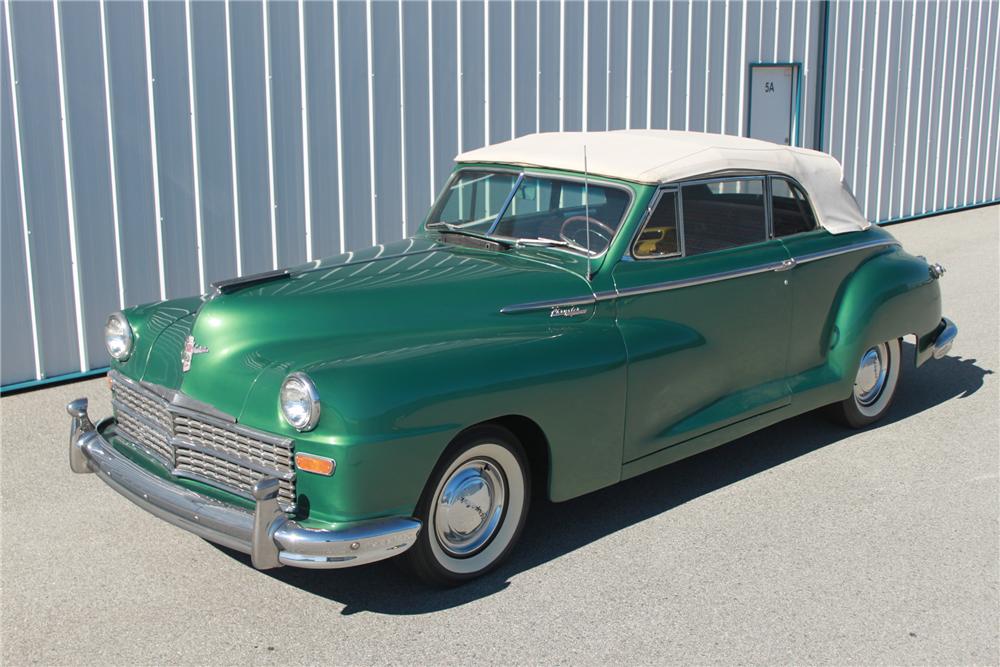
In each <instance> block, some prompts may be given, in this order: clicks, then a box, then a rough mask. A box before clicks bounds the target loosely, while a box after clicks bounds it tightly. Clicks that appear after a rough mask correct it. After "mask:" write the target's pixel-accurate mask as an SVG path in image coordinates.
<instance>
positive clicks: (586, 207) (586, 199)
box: [583, 144, 591, 281]
mask: <svg viewBox="0 0 1000 667" xmlns="http://www.w3.org/2000/svg"><path fill="white" fill-rule="evenodd" d="M583 213H584V216H585V217H586V218H587V280H588V281H589V280H590V278H591V275H590V173H589V172H588V171H587V144H584V145H583Z"/></svg>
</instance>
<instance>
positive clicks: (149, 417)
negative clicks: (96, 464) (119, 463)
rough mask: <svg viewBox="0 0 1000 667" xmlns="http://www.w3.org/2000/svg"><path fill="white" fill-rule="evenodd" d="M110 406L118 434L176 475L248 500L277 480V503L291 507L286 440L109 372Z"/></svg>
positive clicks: (289, 444) (291, 483)
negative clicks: (255, 489)
mask: <svg viewBox="0 0 1000 667" xmlns="http://www.w3.org/2000/svg"><path fill="white" fill-rule="evenodd" d="M111 377H112V384H111V387H112V405H113V407H114V411H115V418H116V420H117V422H118V429H119V431H120V432H121V433H122V435H123V436H124V437H125V438H126V439H128V440H130V441H132V442H134V443H136V444H138V445H140V446H141V447H143V448H144V449H145V450H146V451H148V452H149V453H150V454H151V455H153V456H154V457H155V458H157V459H159V460H160V461H161V462H162V463H163V464H164V465H166V466H167V467H168V468H170V469H171V470H172V471H173V474H174V475H175V476H177V477H186V478H189V479H195V480H198V481H201V482H204V483H206V484H209V485H212V486H217V487H219V488H222V489H225V490H227V491H231V492H233V493H236V494H238V495H241V496H244V497H246V498H251V497H252V496H251V489H252V488H253V485H254V484H255V483H257V482H258V481H260V480H261V479H263V478H265V477H276V478H277V479H278V481H279V491H278V502H279V503H280V504H281V505H282V506H283V507H284V508H285V509H286V510H288V509H291V508H292V507H293V506H294V504H295V470H294V467H293V461H292V458H293V453H292V441H291V440H289V439H287V438H279V437H276V436H273V435H270V434H267V433H261V432H259V431H255V430H252V429H249V428H246V427H245V426H242V425H240V424H235V423H229V422H227V421H224V420H222V419H219V418H218V417H216V416H212V415H208V414H200V413H199V412H197V411H195V410H192V409H191V408H190V405H191V403H192V401H191V400H190V399H185V400H184V401H183V403H184V404H185V405H184V406H183V407H182V406H181V405H177V404H176V403H179V402H180V401H176V400H175V401H171V400H168V397H170V396H176V395H177V394H175V393H174V392H171V391H170V390H166V389H161V391H162V392H163V393H164V394H165V395H164V396H161V395H159V394H157V393H155V392H154V391H153V389H150V388H149V387H148V386H144V385H140V384H138V383H136V382H134V381H132V380H128V379H126V378H124V377H122V376H121V375H119V374H117V373H113V374H112V376H111Z"/></svg>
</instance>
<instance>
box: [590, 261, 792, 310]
mask: <svg viewBox="0 0 1000 667" xmlns="http://www.w3.org/2000/svg"><path fill="white" fill-rule="evenodd" d="M783 266H784V262H768V263H767V264H758V265H756V266H751V267H748V268H745V269H733V270H732V271H721V272H719V273H710V274H707V275H704V276H695V277H693V278H682V279H680V280H669V281H667V282H662V283H654V284H652V285H642V286H639V287H626V288H625V289H621V290H615V291H612V290H609V291H607V292H598V293H597V298H598V300H601V301H603V300H607V299H613V298H615V297H627V296H639V295H642V294H652V293H655V292H668V291H670V290H675V289H683V288H685V287H695V286H697V285H705V284H708V283H717V282H721V281H723V280H731V279H733V278H743V277H745V276H752V275H756V274H758V273H767V272H768V271H777V270H779V269H781V268H782V267H783Z"/></svg>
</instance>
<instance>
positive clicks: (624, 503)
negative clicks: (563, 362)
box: [217, 344, 993, 615]
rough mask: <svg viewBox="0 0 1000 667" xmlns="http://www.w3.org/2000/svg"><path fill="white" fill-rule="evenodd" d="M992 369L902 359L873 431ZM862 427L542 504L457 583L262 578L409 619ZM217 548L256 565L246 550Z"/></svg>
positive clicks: (319, 573) (737, 451) (973, 387)
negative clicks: (480, 573) (484, 568)
mask: <svg viewBox="0 0 1000 667" xmlns="http://www.w3.org/2000/svg"><path fill="white" fill-rule="evenodd" d="M912 348H913V346H912V345H909V344H904V359H907V360H912V359H913V349H912ZM991 374H993V371H992V370H988V369H984V368H981V367H980V366H978V365H976V360H975V359H961V358H958V357H950V356H949V357H945V358H943V359H939V360H933V361H930V362H928V363H927V364H925V365H924V366H923V367H921V368H919V369H917V368H914V367H913V365H912V363H907V364H904V368H903V369H902V371H901V384H900V387H899V390H898V392H897V395H896V398H895V401H894V404H893V406H892V408H891V410H890V413H889V415H887V417H886V419H885V420H883V421H882V422H880V423H879V424H877V425H875V426H873V427H872V428H873V429H875V428H880V427H882V426H885V425H887V424H891V423H894V422H896V421H899V420H901V419H907V418H909V417H912V416H913V415H916V414H919V413H920V412H923V411H924V410H928V409H930V408H933V407H935V406H937V405H939V404H941V403H944V402H945V401H948V400H952V399H961V398H966V397H968V396H970V395H972V394H974V393H976V391H978V390H979V389H980V388H981V387H982V386H983V383H984V380H985V377H986V376H987V375H991ZM855 433H856V431H853V430H850V429H847V428H846V427H843V426H839V425H837V424H835V423H833V422H831V421H829V420H828V419H825V418H823V415H822V414H817V413H816V412H813V413H807V414H804V415H800V416H798V417H794V418H792V419H789V420H787V421H785V422H781V423H779V424H776V425H774V426H771V427H769V428H766V429H764V430H762V431H758V432H756V433H753V434H751V435H748V436H745V437H743V438H740V439H738V440H735V441H733V442H731V443H728V444H726V445H723V446H721V447H717V448H715V449H712V450H709V451H707V452H704V453H702V454H698V455H696V456H693V457H691V458H688V459H685V460H682V461H679V462H677V463H674V464H672V465H669V466H666V467H664V468H660V469H658V470H654V471H651V472H649V473H646V474H644V475H641V476H639V477H636V478H633V479H630V480H627V481H625V482H622V483H620V484H617V485H615V486H612V487H608V488H606V489H602V490H600V491H595V492H593V493H590V494H587V495H585V496H582V497H580V498H575V499H573V500H570V501H567V502H563V503H551V502H548V501H545V500H541V501H536V502H534V504H533V505H532V509H531V513H530V515H529V517H528V522H527V525H526V526H525V530H524V534H523V535H522V538H521V542H520V544H519V545H518V546H517V548H516V549H515V550H514V553H513V554H512V555H511V558H510V559H509V560H508V561H507V562H506V563H504V564H503V565H502V566H500V567H499V568H498V569H497V570H495V571H494V572H492V573H490V574H488V575H486V576H484V577H481V578H479V579H477V580H474V581H472V582H469V583H468V584H465V585H463V586H461V587H459V588H454V589H446V590H438V589H430V588H428V587H427V586H425V585H423V584H421V583H420V582H419V581H417V580H416V579H415V578H414V577H413V575H411V574H410V573H409V572H407V571H405V570H404V568H401V567H398V565H397V564H396V563H395V562H394V561H395V560H397V559H390V560H388V561H381V562H378V563H373V564H371V565H366V566H361V567H356V568H347V569H344V570H302V569H297V568H290V567H284V568H278V569H275V570H266V571H262V572H261V573H260V574H261V575H262V576H269V577H273V578H275V579H278V580H280V581H282V582H284V583H286V584H289V585H291V586H295V587H297V588H299V589H301V590H303V591H306V592H308V593H311V594H313V595H317V596H320V597H323V598H327V599H329V600H331V601H334V602H338V603H340V604H342V605H344V608H343V610H342V612H341V613H343V614H354V613H357V612H361V611H369V612H375V613H381V614H399V615H403V614H407V615H409V614H425V613H430V612H435V611H439V610H443V609H448V608H451V607H456V606H460V605H463V604H466V603H468V602H471V601H474V600H478V599H481V598H484V597H487V596H489V595H492V594H494V593H497V592H498V591H501V590H503V589H505V588H507V587H508V586H509V585H510V579H511V577H513V576H515V575H517V574H518V573H520V572H524V571H526V570H530V569H532V568H534V567H537V566H539V565H542V564H544V563H547V562H549V561H551V560H554V559H557V558H559V557H560V556H563V555H565V554H568V553H571V552H573V551H575V550H576V549H579V548H580V547H583V546H585V545H587V544H590V543H591V542H594V541H596V540H599V539H601V538H604V537H607V536H609V535H612V534H614V533H616V532H618V531H620V530H622V529H624V528H628V527H629V526H632V525H634V524H637V523H640V522H642V521H645V520H647V519H650V518H652V517H654V516H657V515H659V514H662V513H663V512H667V511H669V510H670V509H672V508H674V507H677V506H679V505H683V504H684V503H687V502H689V501H691V500H693V499H695V498H698V497H699V496H702V495H705V494H708V493H711V492H713V491H716V490H718V489H721V488H723V487H726V486H728V485H730V484H733V483H735V482H738V481H740V480H742V479H744V478H747V477H750V476H752V475H756V474H757V473H760V472H762V471H765V470H767V469H769V468H772V467H774V466H778V465H781V464H782V463H785V462H787V461H791V460H793V459H795V458H797V457H799V456H802V455H804V454H808V453H809V452H812V451H815V450H817V449H820V448H822V447H826V446H827V445H831V444H834V443H836V442H838V441H840V440H842V439H844V438H847V437H849V436H850V435H852V434H855ZM217 548H218V549H220V550H221V551H224V552H226V553H227V554H229V555H231V556H232V557H233V558H236V559H238V560H241V561H243V562H245V563H246V564H247V566H248V567H249V566H250V564H249V558H248V557H247V556H245V555H243V554H241V553H238V552H235V551H231V550H229V549H226V548H224V547H217Z"/></svg>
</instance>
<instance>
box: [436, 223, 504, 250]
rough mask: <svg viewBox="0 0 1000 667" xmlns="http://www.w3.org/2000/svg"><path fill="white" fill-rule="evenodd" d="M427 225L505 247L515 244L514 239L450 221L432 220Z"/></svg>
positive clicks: (442, 231)
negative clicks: (471, 229)
mask: <svg viewBox="0 0 1000 667" xmlns="http://www.w3.org/2000/svg"><path fill="white" fill-rule="evenodd" d="M426 227H427V229H436V230H438V231H440V232H441V233H442V234H444V233H447V234H458V235H460V236H469V237H471V238H474V239H480V240H482V241H487V242H489V243H496V244H497V245H501V246H503V247H505V248H512V247H513V246H514V245H515V243H514V241H513V240H508V239H503V238H497V237H495V236H489V235H488V234H480V233H479V232H470V231H469V230H467V229H463V228H462V227H459V226H458V225H455V224H452V223H450V222H444V221H438V222H432V223H429V224H428V225H427V226H426Z"/></svg>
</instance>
